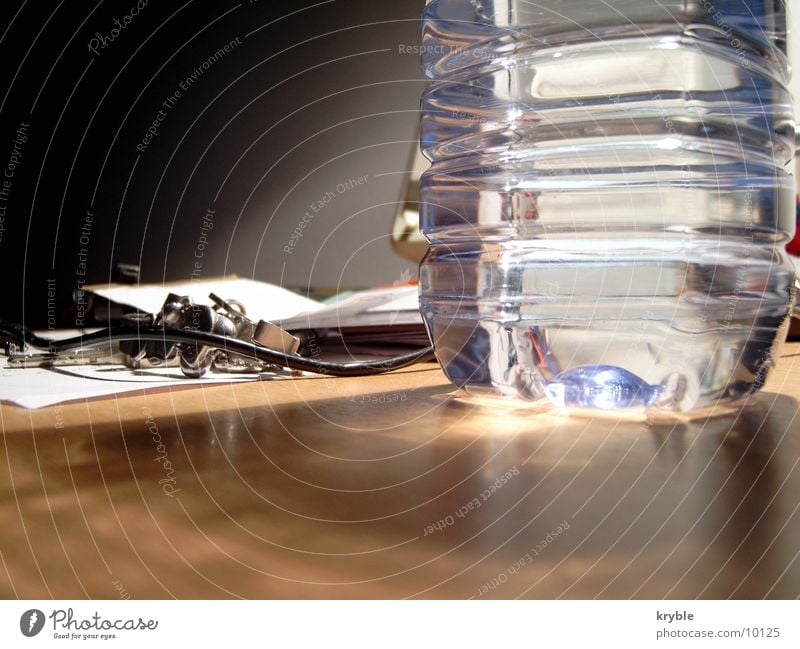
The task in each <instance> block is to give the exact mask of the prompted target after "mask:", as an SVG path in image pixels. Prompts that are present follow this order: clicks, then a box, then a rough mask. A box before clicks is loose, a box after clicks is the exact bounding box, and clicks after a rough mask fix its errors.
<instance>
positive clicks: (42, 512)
mask: <svg viewBox="0 0 800 649" xmlns="http://www.w3.org/2000/svg"><path fill="white" fill-rule="evenodd" d="M798 368H800V345H798V344H792V345H787V346H786V347H785V348H784V351H783V353H782V356H781V359H780V362H779V365H778V367H777V368H776V369H775V371H774V372H773V374H772V375H771V377H770V380H769V383H768V385H767V386H766V388H765V390H764V391H763V392H762V393H761V394H759V395H758V396H757V397H756V398H754V399H751V401H750V402H749V403H748V404H747V405H746V406H744V407H741V408H738V409H735V410H732V411H729V412H718V413H716V415H715V416H708V415H706V416H702V417H699V418H695V419H694V420H684V421H675V420H672V421H666V420H665V421H652V420H650V421H647V420H635V419H619V418H614V417H600V416H596V417H577V418H564V417H558V416H554V415H552V414H548V413H544V412H538V411H537V410H535V409H530V408H528V409H524V408H517V409H514V408H512V407H491V406H486V405H485V404H483V403H479V402H475V401H471V400H467V399H463V398H460V397H459V396H458V395H457V394H456V393H455V392H453V390H452V388H451V386H450V385H449V384H448V383H447V381H446V380H445V378H444V376H443V375H442V374H441V372H440V371H439V370H438V369H437V367H436V366H435V365H428V366H419V367H418V368H416V369H412V370H409V371H404V372H398V373H395V374H392V375H385V376H379V377H368V378H358V379H326V378H309V379H302V380H294V381H271V382H270V381H263V382H258V383H249V384H238V385H216V386H209V387H203V388H191V389H189V388H176V389H173V390H168V391H159V392H152V393H147V394H145V393H139V394H133V395H126V396H121V397H119V398H107V399H100V400H92V401H87V402H80V403H72V404H65V405H61V406H54V407H50V408H45V409H41V410H36V411H28V410H24V409H20V408H17V407H13V406H2V407H1V408H0V423H1V424H2V431H3V440H2V446H0V455H2V457H0V485H2V487H1V489H2V490H1V491H0V528H1V529H2V534H0V559H2V562H0V594H1V595H2V596H4V597H25V598H44V597H56V598H82V597H94V598H115V597H117V596H119V592H120V591H119V588H124V593H127V594H129V595H130V596H131V597H133V598H162V597H178V598H228V597H249V598H271V597H278V598H376V597H381V598H404V597H425V598H467V597H483V598H513V597H529V598H559V597H563V598H594V597H603V598H628V597H641V598H662V597H670V598H694V597H708V598H726V597H737V598H760V597H780V598H787V597H790V598H795V597H797V596H798V595H800V562H799V561H798V553H800V514H798V509H799V508H800V496H799V495H798V494H800V468H798V463H800V425H798V421H797V413H798V401H797V399H798V397H800V385H799V384H798V379H797V375H798V372H797V370H798ZM159 443H160V444H163V446H161V447H159ZM167 461H168V462H169V464H168V463H167Z"/></svg>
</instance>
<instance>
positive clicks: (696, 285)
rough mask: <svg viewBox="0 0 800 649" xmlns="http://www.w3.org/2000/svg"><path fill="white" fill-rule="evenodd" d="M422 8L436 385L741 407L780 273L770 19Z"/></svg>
mask: <svg viewBox="0 0 800 649" xmlns="http://www.w3.org/2000/svg"><path fill="white" fill-rule="evenodd" d="M708 7H712V5H710V3H707V2H702V1H701V2H692V1H689V2H687V1H685V0H681V1H677V0H676V1H674V2H673V1H662V2H660V3H643V2H640V1H639V0H613V1H609V2H603V3H587V2H584V1H583V0H569V1H567V0H559V1H556V0H548V1H540V2H536V3H530V2H521V1H519V2H518V1H517V0H504V1H500V0H495V1H482V0H473V1H469V0H434V1H433V2H430V3H429V4H428V6H427V7H426V11H425V16H424V17H425V23H424V31H423V38H424V40H423V45H424V47H423V50H424V55H423V64H424V67H425V70H426V73H427V74H428V75H429V76H430V77H431V84H430V86H429V88H428V90H427V91H426V92H425V94H424V96H423V100H422V107H423V118H422V142H421V145H422V148H423V151H424V152H425V154H426V155H427V156H428V157H429V158H430V159H431V160H432V163H433V164H432V166H431V168H430V169H429V170H428V172H427V173H426V174H425V175H424V176H423V179H422V187H421V190H422V205H421V227H422V230H423V233H424V234H425V236H426V237H427V238H428V240H429V242H430V244H431V245H430V249H429V251H428V254H427V255H426V257H425V259H424V260H423V262H422V264H421V269H420V277H421V285H420V300H421V308H422V312H423V316H424V318H425V320H426V323H427V326H428V328H429V332H430V334H431V338H432V339H433V341H434V345H435V348H436V352H437V355H438V358H439V360H440V361H441V363H442V366H443V368H444V370H445V372H446V373H447V375H448V376H449V378H450V379H451V380H452V381H453V382H454V383H455V384H456V385H458V386H460V387H462V388H464V389H466V390H468V391H470V392H473V393H479V394H490V395H501V396H512V397H521V398H524V399H534V400H535V399H548V400H549V401H551V402H552V403H553V404H554V405H557V406H559V407H561V408H577V407H581V408H584V407H589V408H600V409H617V408H639V409H645V408H658V409H663V410H680V411H686V410H692V409H694V408H699V407H702V406H707V405H711V404H713V403H716V402H717V401H719V400H727V399H735V398H738V397H742V396H744V395H746V394H748V393H750V392H752V391H754V390H756V389H758V388H759V387H760V386H761V385H762V384H763V381H764V379H765V376H766V373H767V371H768V370H769V367H770V365H771V363H772V359H773V357H774V355H775V353H776V351H777V346H778V345H779V344H780V341H781V340H782V337H783V334H784V325H785V323H786V319H787V315H788V313H789V305H790V304H791V302H792V301H793V299H794V295H793V290H794V289H793V277H794V274H793V269H792V266H791V264H790V262H789V261H788V259H787V258H786V256H785V254H784V253H783V252H782V250H783V246H784V244H785V242H786V241H787V240H788V239H789V238H790V237H791V235H792V233H793V228H794V203H795V199H794V196H795V185H794V179H793V178H792V177H791V176H790V175H788V173H787V171H786V170H787V165H788V164H789V163H790V161H791V159H792V156H793V154H794V117H793V115H794V111H793V105H792V99H791V96H790V94H789V92H788V90H787V88H786V82H787V79H788V68H787V64H786V57H785V10H784V9H785V8H784V6H783V3H781V2H775V1H772V2H758V1H756V2H753V1H748V2H744V1H734V0H729V1H722V0H718V1H716V2H715V3H714V4H713V11H712V10H710V9H709V8H708Z"/></svg>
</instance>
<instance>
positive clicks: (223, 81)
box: [0, 0, 424, 327]
mask: <svg viewBox="0 0 800 649" xmlns="http://www.w3.org/2000/svg"><path fill="white" fill-rule="evenodd" d="M136 4H137V0H120V1H116V0H115V1H111V0H101V1H100V2H97V3H94V2H68V1H64V2H61V3H58V2H44V1H41V2H36V1H29V2H25V3H11V2H4V3H3V5H2V10H0V11H2V13H3V17H2V23H0V30H2V40H1V41H0V54H1V55H2V60H3V63H4V64H3V67H2V71H1V72H0V74H1V75H2V83H0V101H2V106H0V120H1V121H0V174H2V173H3V172H4V170H6V169H7V165H8V163H9V161H10V160H11V157H12V149H13V146H14V141H15V139H16V137H17V136H16V134H17V131H18V129H19V127H20V125H21V124H23V123H28V124H29V125H30V126H29V127H28V129H27V141H26V142H25V143H24V145H23V146H22V150H21V155H20V160H19V164H18V165H17V166H16V168H15V169H14V173H13V178H11V187H10V189H9V192H8V201H7V212H6V218H5V220H4V222H3V224H2V225H3V231H2V239H0V258H2V264H3V266H2V268H3V280H4V288H3V297H2V314H1V315H2V317H3V318H6V319H10V320H14V321H22V322H24V323H25V324H27V325H30V326H37V327H42V326H44V325H45V324H46V323H47V322H48V316H50V322H51V324H52V317H53V313H52V311H53V303H52V300H51V302H50V304H49V305H48V287H49V286H50V287H53V286H54V288H55V291H56V295H57V308H56V310H57V317H58V324H59V325H69V324H70V309H69V306H70V303H71V296H72V293H73V290H74V289H75V288H76V287H77V286H78V285H79V284H78V282H79V281H81V280H85V281H86V283H87V284H91V283H102V282H107V281H109V280H110V279H113V269H114V265H115V264H116V263H118V262H128V263H133V264H139V265H140V266H141V270H142V280H143V281H162V280H178V279H188V278H189V277H190V274H191V272H192V270H193V268H194V262H195V260H196V259H195V257H194V252H195V250H196V249H197V245H198V241H199V237H200V234H201V227H202V223H203V215H204V214H205V212H206V209H207V208H210V207H213V208H214V209H215V210H216V217H215V221H214V223H215V227H214V229H213V231H212V232H211V233H210V234H209V235H208V237H207V238H208V243H207V246H206V249H205V254H204V256H203V258H202V277H203V278H211V277H214V276H219V275H222V274H228V273H236V274H239V275H240V276H243V277H254V278H256V279H263V280H267V281H272V282H275V283H278V284H281V285H283V286H286V287H289V288H295V289H299V290H301V291H303V290H307V289H308V288H309V287H310V288H313V289H320V288H322V289H331V288H344V287H348V288H350V287H365V286H370V285H374V284H376V283H379V282H382V281H391V280H392V279H396V278H398V277H400V276H402V275H403V274H407V273H408V271H409V270H410V271H411V272H413V271H414V268H413V264H411V263H410V262H406V261H404V260H402V259H400V258H399V257H397V256H396V255H394V253H393V252H392V251H391V247H390V245H389V239H388V235H389V231H390V224H391V219H392V217H393V215H394V210H395V209H396V205H397V202H398V200H400V198H401V195H402V193H403V182H404V177H405V176H404V174H403V172H404V170H405V169H406V168H407V165H408V159H409V155H410V153H411V151H412V148H413V146H414V140H415V139H416V137H417V135H416V125H417V121H418V107H419V95H420V92H421V91H422V88H423V86H424V81H423V79H422V74H421V72H420V70H419V60H418V57H417V56H414V55H410V54H405V53H402V50H403V49H404V46H405V47H409V46H412V45H414V44H416V43H418V42H419V32H420V23H419V14H420V12H421V10H422V5H423V2H422V1H421V0H419V1H407V0H404V1H401V2H390V1H388V0H382V1H381V0H364V1H362V0H331V1H329V2H319V0H316V1H315V2H305V1H291V2H274V1H273V2H268V1H266V0H259V1H257V2H253V3H249V2H226V1H223V0H220V1H215V2H204V1H202V0H190V1H188V2H184V3H181V2H158V1H157V0H149V1H148V3H147V6H146V7H144V8H143V9H142V10H141V11H140V13H139V14H138V15H136V16H133V17H132V18H131V20H130V22H129V24H128V25H127V26H126V27H125V28H124V29H122V30H120V31H119V34H118V35H117V36H116V38H115V39H114V40H113V41H110V42H108V43H107V45H106V47H105V48H102V49H99V48H98V54H95V53H93V52H91V51H89V49H88V45H89V43H90V41H91V39H92V38H93V37H96V36H95V34H96V33H98V32H99V33H100V34H101V35H104V36H106V37H109V36H110V35H111V30H112V29H113V28H114V27H115V26H116V25H115V22H114V19H115V18H118V19H120V20H123V19H124V16H125V15H126V14H130V12H131V9H132V8H133V7H135V6H136ZM237 37H239V38H240V40H241V45H239V46H236V47H234V48H233V49H232V50H231V51H230V52H229V53H227V54H226V55H224V56H222V57H221V58H219V60H217V61H216V62H214V63H213V65H211V66H210V67H209V68H208V69H207V70H205V71H204V72H203V74H202V75H201V76H200V77H198V79H197V80H196V81H195V82H194V83H192V84H191V86H190V87H189V88H188V90H187V91H185V92H183V93H182V97H181V98H180V99H179V100H178V101H177V103H176V104H175V105H174V106H173V107H172V108H171V109H169V110H168V111H166V116H165V117H164V119H163V123H162V124H161V126H160V128H159V132H158V134H157V135H156V136H155V137H154V138H153V140H152V142H151V143H150V145H149V146H148V148H147V149H146V151H145V152H144V153H141V152H140V151H137V149H136V145H137V144H138V143H140V142H141V140H142V138H143V137H144V136H145V135H146V133H147V129H148V127H149V126H150V125H151V124H152V122H153V120H154V119H155V118H156V117H157V115H158V111H159V109H162V108H163V102H164V101H165V100H166V99H167V97H169V96H170V95H172V94H173V93H174V91H175V90H176V89H179V83H180V82H181V81H183V80H186V79H187V78H188V77H189V76H190V75H191V74H192V73H193V71H194V70H195V69H196V68H199V67H200V66H201V65H202V64H203V62H204V61H207V60H208V59H209V58H210V57H212V56H213V55H214V53H215V52H216V51H217V50H219V49H220V48H222V47H223V46H224V45H225V44H226V43H229V42H231V41H233V40H234V39H235V38H237ZM381 174H384V175H381ZM359 175H368V177H369V181H368V182H367V183H365V184H364V185H363V186H360V187H358V188H357V189H354V190H352V191H347V192H345V193H343V194H341V195H340V194H339V193H337V192H336V190H335V187H336V186H337V184H339V183H341V182H344V181H346V180H347V179H348V178H354V177H357V176H359ZM328 191H332V192H334V193H336V200H335V201H333V202H332V203H331V205H329V206H327V207H326V208H325V210H323V211H322V212H321V213H320V215H319V216H315V218H314V220H313V222H312V223H311V224H309V226H308V227H307V229H306V230H307V232H306V234H305V236H304V237H303V239H302V240H301V241H299V242H298V244H297V247H296V248H295V249H294V250H293V252H292V254H286V253H285V252H284V247H285V246H286V244H287V242H288V240H289V238H290V236H291V233H292V231H293V230H294V228H295V227H296V226H297V223H298V221H299V219H300V218H302V215H303V214H304V213H305V212H306V211H307V210H308V207H309V205H310V203H311V202H312V201H314V200H316V199H318V198H319V197H321V196H322V195H324V194H325V193H326V192H328ZM87 211H90V212H91V213H92V214H93V222H92V224H91V233H90V235H89V242H88V245H85V246H84V245H81V234H82V226H84V224H85V217H86V214H87ZM84 233H85V232H84ZM84 243H86V239H84ZM81 248H85V249H86V251H87V253H88V254H86V255H85V256H84V257H83V259H84V260H85V272H86V274H85V276H84V275H81V272H82V267H81V265H80V261H81V259H82V258H81V256H80V251H81ZM72 318H73V324H74V314H72Z"/></svg>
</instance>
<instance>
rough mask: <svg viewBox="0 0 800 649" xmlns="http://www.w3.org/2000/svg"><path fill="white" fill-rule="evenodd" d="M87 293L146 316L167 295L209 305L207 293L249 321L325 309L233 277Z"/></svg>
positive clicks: (98, 289)
mask: <svg viewBox="0 0 800 649" xmlns="http://www.w3.org/2000/svg"><path fill="white" fill-rule="evenodd" d="M91 291H92V292H94V293H95V294H96V295H100V296H102V297H104V298H106V299H107V300H111V301H112V302H116V303H117V304H126V305H128V306H133V307H136V308H137V309H140V310H141V311H144V312H146V313H158V312H159V311H160V310H161V307H162V306H163V305H164V300H165V299H166V297H167V295H168V294H169V293H175V294H177V295H189V296H191V298H192V299H193V300H194V301H195V303H196V304H208V305H211V300H209V299H208V294H209V293H216V294H217V295H219V297H221V298H222V299H223V300H238V301H239V302H241V303H242V304H244V306H245V308H246V309H247V315H248V317H249V318H250V319H251V320H254V321H256V322H257V321H258V320H259V319H262V320H269V321H275V320H282V319H284V318H290V317H292V316H293V315H296V314H298V313H309V312H314V311H318V310H319V309H323V308H325V305H324V304H321V303H319V302H316V301H315V300H311V299H309V298H307V297H303V296H302V295H297V294H296V293H293V292H292V291H288V290H286V289H285V288H281V287H280V286H275V285H274V284H269V283H267V282H258V281H255V280H252V279H244V278H233V279H218V280H202V281H196V282H185V283H181V284H173V283H168V284H163V285H158V284H142V285H130V286H128V285H113V286H108V287H96V286H94V287H91Z"/></svg>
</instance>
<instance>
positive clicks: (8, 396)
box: [0, 359, 258, 409]
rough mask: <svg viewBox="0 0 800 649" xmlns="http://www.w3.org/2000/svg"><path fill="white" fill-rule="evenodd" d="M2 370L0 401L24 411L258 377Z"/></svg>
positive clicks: (105, 369)
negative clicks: (152, 389)
mask: <svg viewBox="0 0 800 649" xmlns="http://www.w3.org/2000/svg"><path fill="white" fill-rule="evenodd" d="M2 363H3V366H2V367H0V400H2V401H6V402H10V403H15V404H17V405H18V406H22V407H23V408H31V409H34V408H44V407H46V406H52V405H54V404H56V403H64V402H66V401H76V400H83V399H89V398H92V397H103V396H108V395H111V394H122V393H125V392H133V391H135V390H143V389H144V388H161V387H166V386H172V387H177V386H184V385H199V384H208V383H230V382H241V381H254V380H258V375H257V374H213V373H209V374H207V375H206V376H204V377H203V378H202V379H187V378H186V377H185V376H183V375H182V374H181V370H180V368H179V367H164V368H157V369H152V370H142V371H134V370H131V369H129V368H126V367H123V366H121V365H75V366H67V367H60V368H56V369H47V368H40V367H29V368H25V369H21V368H9V367H6V366H5V359H3V361H2Z"/></svg>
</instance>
